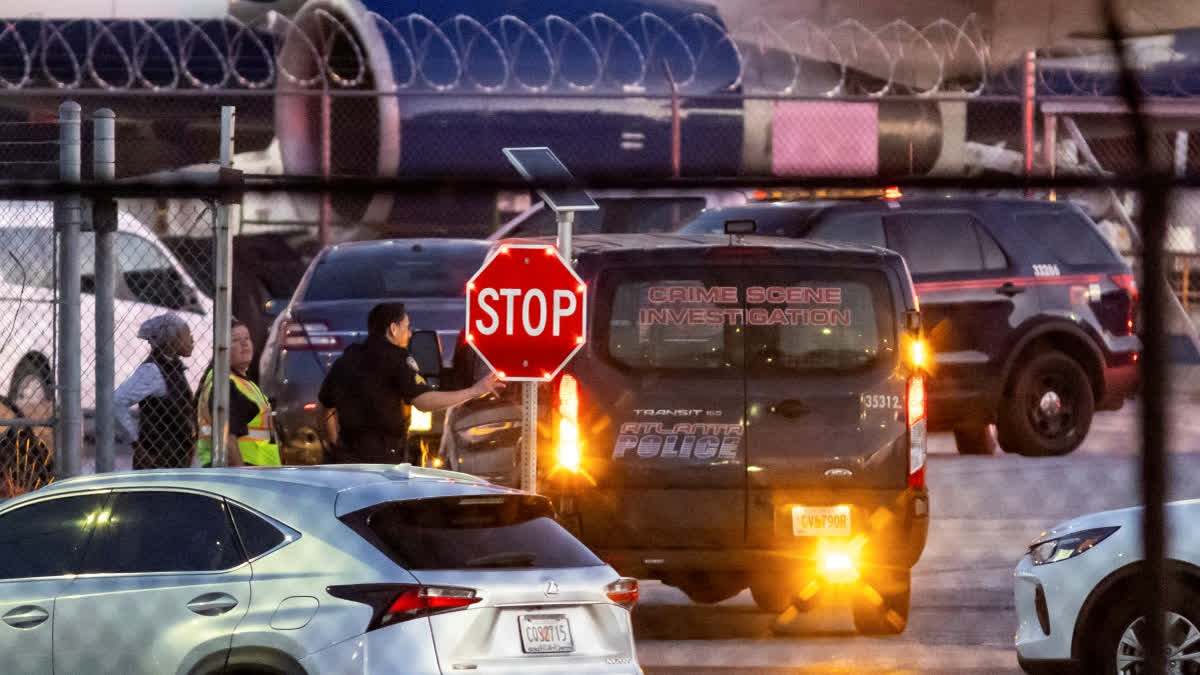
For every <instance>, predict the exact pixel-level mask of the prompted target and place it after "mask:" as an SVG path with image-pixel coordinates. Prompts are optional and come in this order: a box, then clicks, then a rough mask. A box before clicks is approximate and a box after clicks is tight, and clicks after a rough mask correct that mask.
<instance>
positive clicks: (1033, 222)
mask: <svg viewBox="0 0 1200 675" xmlns="http://www.w3.org/2000/svg"><path fill="white" fill-rule="evenodd" d="M1013 217H1014V218H1015V219H1016V221H1017V225H1018V226H1020V228H1021V230H1022V231H1023V232H1024V233H1025V235H1026V236H1028V237H1029V238H1030V239H1033V240H1034V241H1036V242H1037V243H1039V244H1041V245H1042V246H1045V247H1046V248H1047V249H1049V251H1050V253H1052V254H1053V255H1054V257H1056V258H1058V261H1059V262H1061V263H1063V264H1066V265H1096V264H1101V263H1112V262H1118V261H1119V258H1118V257H1117V254H1116V253H1115V252H1113V250H1112V248H1110V247H1109V245H1108V243H1107V242H1105V240H1104V238H1103V237H1102V236H1101V234H1100V232H1099V231H1098V230H1097V229H1096V228H1095V227H1094V226H1093V225H1092V224H1091V223H1090V222H1088V221H1086V220H1084V219H1082V218H1080V217H1079V215H1078V214H1076V213H1073V212H1071V211H1067V210H1061V211H1032V212H1028V213H1018V214H1017V215H1015V216H1013Z"/></svg>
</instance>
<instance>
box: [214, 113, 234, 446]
mask: <svg viewBox="0 0 1200 675" xmlns="http://www.w3.org/2000/svg"><path fill="white" fill-rule="evenodd" d="M233 129H234V108H233V106H228V105H227V106H222V107H221V155H220V157H221V166H222V167H223V168H228V167H230V166H232V165H233V133H234V132H233ZM229 210H230V206H229V205H228V204H219V205H217V220H216V232H214V234H215V235H216V236H215V237H213V245H214V246H216V249H217V250H216V275H215V276H216V297H215V298H213V305H214V307H213V324H214V325H213V341H214V343H215V345H214V354H213V372H212V383H213V388H212V394H211V400H212V465H213V466H228V465H229V448H227V447H226V443H225V439H226V437H227V436H228V434H229V342H230V339H231V338H230V332H231V328H230V323H231V321H230V318H231V309H232V304H233V299H232V288H231V286H232V285H233V264H232V263H233V261H232V260H231V258H232V255H233V251H232V249H233V239H232V237H231V236H230V231H229Z"/></svg>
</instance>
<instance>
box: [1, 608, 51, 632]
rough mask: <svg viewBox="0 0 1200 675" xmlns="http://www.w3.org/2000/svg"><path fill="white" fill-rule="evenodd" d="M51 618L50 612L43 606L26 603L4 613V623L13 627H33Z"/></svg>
mask: <svg viewBox="0 0 1200 675" xmlns="http://www.w3.org/2000/svg"><path fill="white" fill-rule="evenodd" d="M49 618H50V613H49V612H47V611H46V610H44V609H42V608H41V607H34V606H33V605H24V606H21V607H18V608H16V609H14V610H12V611H11V612H9V613H8V614H5V615H4V623H6V624H8V625H10V626H12V627H13V628H33V627H34V626H37V625H40V624H42V623H43V622H45V621H46V619H49Z"/></svg>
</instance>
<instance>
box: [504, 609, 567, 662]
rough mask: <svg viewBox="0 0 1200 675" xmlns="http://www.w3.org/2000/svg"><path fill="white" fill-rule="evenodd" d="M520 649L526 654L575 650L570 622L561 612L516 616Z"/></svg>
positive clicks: (560, 652) (561, 652)
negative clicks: (519, 632)
mask: <svg viewBox="0 0 1200 675" xmlns="http://www.w3.org/2000/svg"><path fill="white" fill-rule="evenodd" d="M517 624H518V625H519V626H520V628H521V649H524V650H525V653H526V654H563V653H566V652H573V651H575V640H573V639H572V638H571V624H570V623H569V622H568V621H567V617H566V616H563V615H562V614H526V615H524V616H520V617H517Z"/></svg>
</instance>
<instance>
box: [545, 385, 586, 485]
mask: <svg viewBox="0 0 1200 675" xmlns="http://www.w3.org/2000/svg"><path fill="white" fill-rule="evenodd" d="M556 398H557V401H556V402H555V406H554V409H555V412H557V413H558V417H559V420H558V438H557V444H556V446H555V459H556V462H557V466H555V467H554V471H553V472H552V473H554V472H557V471H558V470H560V469H564V470H566V471H569V472H571V473H573V474H583V442H582V439H581V438H580V435H579V381H578V380H576V379H575V376H574V375H571V374H569V373H565V374H563V376H562V378H560V379H559V381H558V391H557V394H556ZM583 475H586V474H583Z"/></svg>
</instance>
